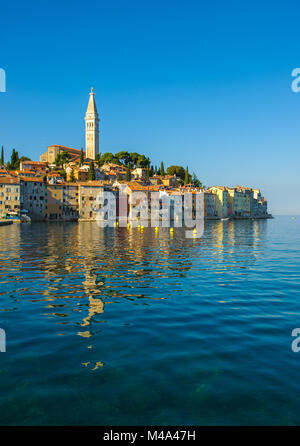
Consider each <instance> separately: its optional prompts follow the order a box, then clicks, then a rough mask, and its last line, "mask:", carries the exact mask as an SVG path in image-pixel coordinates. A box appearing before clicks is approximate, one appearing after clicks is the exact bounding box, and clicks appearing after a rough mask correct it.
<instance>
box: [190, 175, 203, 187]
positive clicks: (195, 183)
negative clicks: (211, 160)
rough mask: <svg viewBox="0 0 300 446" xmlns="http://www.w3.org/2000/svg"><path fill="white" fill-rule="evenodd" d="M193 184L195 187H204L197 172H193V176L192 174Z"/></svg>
mask: <svg viewBox="0 0 300 446" xmlns="http://www.w3.org/2000/svg"><path fill="white" fill-rule="evenodd" d="M192 185H193V186H194V187H203V185H202V183H201V181H200V180H199V178H198V177H197V175H196V174H195V172H193V176H192Z"/></svg>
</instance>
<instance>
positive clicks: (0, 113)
mask: <svg viewBox="0 0 300 446" xmlns="http://www.w3.org/2000/svg"><path fill="white" fill-rule="evenodd" d="M279 3H281V4H279ZM0 13H1V16H0V17H1V18H0V25H1V26H0V41H1V51H0V67H1V68H4V69H5V71H6V75H7V92H6V93H0V145H1V144H3V145H4V147H5V149H6V156H7V155H9V154H10V152H11V149H12V148H13V147H15V148H16V149H17V150H18V151H19V153H20V155H27V156H29V157H31V158H32V159H39V155H40V153H42V152H43V151H45V149H46V147H47V146H48V145H51V144H62V145H67V146H71V147H75V148H80V147H82V146H83V145H84V120H83V118H84V113H85V109H86V107H87V102H88V93H89V90H90V87H91V85H93V86H94V89H95V92H96V101H97V105H98V110H99V113H100V117H101V136H100V137H101V139H100V150H101V152H102V153H103V152H106V151H108V152H116V151H120V150H123V149H126V150H129V151H137V152H141V153H145V154H146V155H148V156H150V158H151V160H152V161H153V163H154V164H159V163H160V161H161V160H163V161H164V162H165V166H167V165H170V164H180V165H183V166H186V165H188V166H189V169H190V171H195V172H196V173H197V175H198V176H199V177H200V179H201V180H202V181H203V183H204V184H206V185H207V186H210V185H219V184H222V185H223V184H224V185H230V186H232V185H236V184H240V185H248V186H253V187H254V186H255V187H261V189H262V192H263V193H264V194H265V196H266V197H267V198H268V199H269V209H270V211H271V212H273V213H274V214H278V213H297V214H300V200H299V191H300V175H299V165H300V93H298V94H295V93H293V92H292V90H291V81H292V77H291V71H292V69H293V68H296V67H299V66H300V51H299V50H300V38H299V20H300V6H299V2H296V1H290V2H264V1H255V0H254V1H252V2H248V3H247V4H245V3H244V2H241V1H226V2H225V1H222V2H219V1H214V2H213V1H209V2H208V1H207V2H203V1H191V0H185V1H177V0H173V1H166V0H160V1H157V0H151V1H143V0H140V1H130V0H124V1H121V0H115V1H108V0H106V1H102V0H98V1H95V0H91V1H89V2H84V1H81V2H79V1H77V2H76V1H64V0H60V1H56V0H52V1H42V2H41V1H27V2H24V1H18V0H16V1H14V2H2V3H1V10H0Z"/></svg>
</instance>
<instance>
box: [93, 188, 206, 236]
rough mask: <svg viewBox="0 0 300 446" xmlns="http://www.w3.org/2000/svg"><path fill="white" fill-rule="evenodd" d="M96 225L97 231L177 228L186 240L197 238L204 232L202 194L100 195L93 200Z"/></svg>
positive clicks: (136, 193) (121, 193)
mask: <svg viewBox="0 0 300 446" xmlns="http://www.w3.org/2000/svg"><path fill="white" fill-rule="evenodd" d="M94 211H95V212H97V216H96V221H97V223H98V226H100V227H102V228H103V227H106V226H109V227H114V226H115V225H116V223H117V222H118V226H120V227H126V226H127V227H128V226H130V227H132V228H137V227H140V228H144V227H145V228H147V227H152V228H159V227H160V226H161V227H163V228H180V227H183V226H184V227H185V228H186V229H187V230H186V231H185V236H186V238H194V237H196V238H200V237H202V235H203V232H204V193H203V192H198V193H191V192H186V193H184V194H178V195H176V194H171V195H169V194H167V193H166V192H163V191H160V192H151V193H148V194H147V193H145V192H140V191H137V192H132V193H131V194H130V195H127V194H126V193H124V192H122V191H120V194H119V197H118V200H117V198H116V196H115V194H114V193H113V192H110V191H102V192H100V193H99V194H98V197H97V200H96V208H95V209H94Z"/></svg>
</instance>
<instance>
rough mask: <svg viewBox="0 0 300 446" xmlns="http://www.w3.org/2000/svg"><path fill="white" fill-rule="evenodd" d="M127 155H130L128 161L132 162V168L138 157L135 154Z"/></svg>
mask: <svg viewBox="0 0 300 446" xmlns="http://www.w3.org/2000/svg"><path fill="white" fill-rule="evenodd" d="M129 155H130V161H131V162H132V164H133V165H134V167H136V165H137V161H138V159H139V156H140V155H139V154H138V153H136V152H131V153H130V154H129Z"/></svg>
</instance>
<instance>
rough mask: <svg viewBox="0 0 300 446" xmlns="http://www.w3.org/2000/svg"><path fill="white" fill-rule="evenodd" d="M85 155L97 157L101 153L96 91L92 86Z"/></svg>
mask: <svg viewBox="0 0 300 446" xmlns="http://www.w3.org/2000/svg"><path fill="white" fill-rule="evenodd" d="M84 119H85V156H86V158H90V159H93V160H94V159H95V157H96V155H97V153H99V121H100V120H99V115H98V111H97V107H96V102H95V93H94V89H93V87H92V89H91V92H90V99H89V103H88V108H87V111H86V114H85V118H84Z"/></svg>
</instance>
